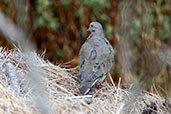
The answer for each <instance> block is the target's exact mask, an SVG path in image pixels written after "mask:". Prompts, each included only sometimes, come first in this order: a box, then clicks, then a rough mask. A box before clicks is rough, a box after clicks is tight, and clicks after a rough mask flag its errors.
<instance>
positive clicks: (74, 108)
mask: <svg viewBox="0 0 171 114" xmlns="http://www.w3.org/2000/svg"><path fill="white" fill-rule="evenodd" d="M37 60H38V62H36V63H35V65H36V66H37V67H40V68H41V69H42V70H43V72H44V74H45V75H42V76H43V78H44V80H45V82H43V83H44V84H45V85H46V88H45V90H46V94H47V97H48V98H47V99H48V102H49V104H47V105H49V106H48V107H49V110H51V113H54V114H68V113H69V114H82V113H89V114H91V113H100V114H121V113H124V111H125V110H124V107H125V104H126V102H127V101H129V99H131V98H129V96H130V94H132V93H131V92H130V91H128V90H127V89H122V88H121V86H120V83H118V84H115V85H117V86H114V85H111V84H108V83H106V86H105V87H103V88H101V89H99V90H97V89H94V88H93V89H92V91H91V92H90V93H89V94H91V95H92V103H90V104H87V103H85V102H84V101H83V100H80V99H70V100H68V98H70V97H74V96H80V94H79V90H78V81H77V72H78V70H77V68H72V69H69V68H61V67H60V65H57V66H56V65H54V64H52V63H50V62H48V61H44V60H43V59H42V57H41V56H37ZM9 61H10V62H11V63H13V64H14V65H15V66H16V72H17V74H18V76H19V85H20V87H21V92H19V93H17V92H15V91H14V90H13V89H12V88H11V87H10V85H9V84H8V83H9V82H8V79H7V76H6V75H5V72H4V71H5V64H6V63H7V62H9ZM0 68H1V70H0V113H2V114H3V113H8V114H19V113H20V114H21V113H23V114H33V113H34V114H39V113H40V111H39V110H38V109H37V108H36V105H35V101H34V100H33V98H32V93H31V92H30V91H31V89H32V88H29V87H30V86H29V82H28V80H27V79H28V78H27V76H28V75H27V73H28V69H29V68H28V65H27V64H26V62H25V58H24V56H23V54H22V53H20V52H18V51H16V50H12V51H7V50H4V49H3V48H0ZM135 100H136V102H134V103H133V104H130V105H131V106H132V109H130V111H132V112H130V113H133V112H135V113H137V114H147V113H150V112H151V113H152V112H153V113H154V114H169V110H170V109H169V104H168V101H169V100H171V99H168V100H167V102H166V100H165V99H164V98H161V97H160V96H158V95H155V94H153V93H148V92H140V94H139V96H138V97H137V99H135Z"/></svg>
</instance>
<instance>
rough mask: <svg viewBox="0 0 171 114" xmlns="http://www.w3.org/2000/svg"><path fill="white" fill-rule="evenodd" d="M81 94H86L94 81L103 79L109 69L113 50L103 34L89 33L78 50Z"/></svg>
mask: <svg viewBox="0 0 171 114" xmlns="http://www.w3.org/2000/svg"><path fill="white" fill-rule="evenodd" d="M78 59H79V60H78V62H79V67H80V73H79V81H80V92H81V94H87V93H88V91H89V90H90V88H91V87H92V86H93V85H94V84H95V83H96V81H103V80H104V78H105V76H106V75H107V73H108V72H109V71H110V69H111V67H112V63H113V59H114V51H113V48H112V46H111V44H110V43H109V41H108V40H107V39H106V38H105V37H104V35H96V34H90V36H89V37H88V39H87V41H86V42H85V43H84V44H83V45H82V47H81V49H80V52H79V58H78Z"/></svg>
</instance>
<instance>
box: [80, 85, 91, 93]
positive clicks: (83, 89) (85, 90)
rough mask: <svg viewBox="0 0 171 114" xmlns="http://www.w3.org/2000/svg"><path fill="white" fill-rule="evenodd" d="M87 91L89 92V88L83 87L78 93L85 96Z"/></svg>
mask: <svg viewBox="0 0 171 114" xmlns="http://www.w3.org/2000/svg"><path fill="white" fill-rule="evenodd" d="M89 91H90V88H87V87H85V86H83V87H81V88H80V93H81V94H82V95H86V94H87V93H88V92H89Z"/></svg>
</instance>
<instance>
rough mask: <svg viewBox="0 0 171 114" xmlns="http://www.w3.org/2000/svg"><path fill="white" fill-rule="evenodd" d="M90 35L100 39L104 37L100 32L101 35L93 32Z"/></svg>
mask: <svg viewBox="0 0 171 114" xmlns="http://www.w3.org/2000/svg"><path fill="white" fill-rule="evenodd" d="M90 35H91V36H100V37H104V33H103V32H101V33H96V32H94V33H91V34H90Z"/></svg>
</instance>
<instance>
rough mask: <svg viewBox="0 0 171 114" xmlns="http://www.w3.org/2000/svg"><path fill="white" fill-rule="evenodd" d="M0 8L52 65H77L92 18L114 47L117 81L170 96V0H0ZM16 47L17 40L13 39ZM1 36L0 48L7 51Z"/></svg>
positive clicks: (114, 72) (115, 78)
mask: <svg viewBox="0 0 171 114" xmlns="http://www.w3.org/2000/svg"><path fill="white" fill-rule="evenodd" d="M0 10H1V11H2V12H3V13H4V14H6V16H8V17H9V18H10V19H11V20H12V21H13V22H14V23H15V24H16V25H18V26H19V27H20V28H21V29H22V30H23V31H24V32H25V33H26V34H27V37H28V38H29V39H30V40H31V41H32V42H33V43H34V45H35V47H36V50H37V52H38V53H39V54H41V53H43V52H44V51H45V52H46V54H45V59H47V60H49V61H51V62H52V63H55V64H63V63H66V62H68V61H72V62H71V63H70V65H71V67H75V66H77V59H78V53H79V49H80V47H81V45H82V44H83V43H84V42H85V40H86V38H87V37H88V35H89V34H88V33H86V29H87V27H88V25H89V23H90V22H92V21H98V22H100V23H101V24H102V26H103V28H104V33H105V36H106V37H107V38H108V40H109V41H110V43H111V44H112V46H113V48H114V50H115V63H114V65H113V68H112V70H111V74H112V77H113V80H114V81H115V82H116V83H117V82H118V80H119V78H120V77H122V82H123V83H124V82H130V81H129V80H130V79H131V77H134V78H136V79H138V80H140V81H141V83H142V84H141V86H143V87H145V89H146V90H149V91H152V92H154V93H157V94H159V95H162V96H166V97H168V96H169V97H171V87H170V86H171V49H170V48H171V1H170V0H0ZM14 44H15V45H16V46H17V47H20V44H17V42H16V43H14ZM14 44H12V43H9V42H8V41H7V40H6V38H5V36H4V35H3V34H0V46H3V47H7V49H12V48H13V45H14Z"/></svg>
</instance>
